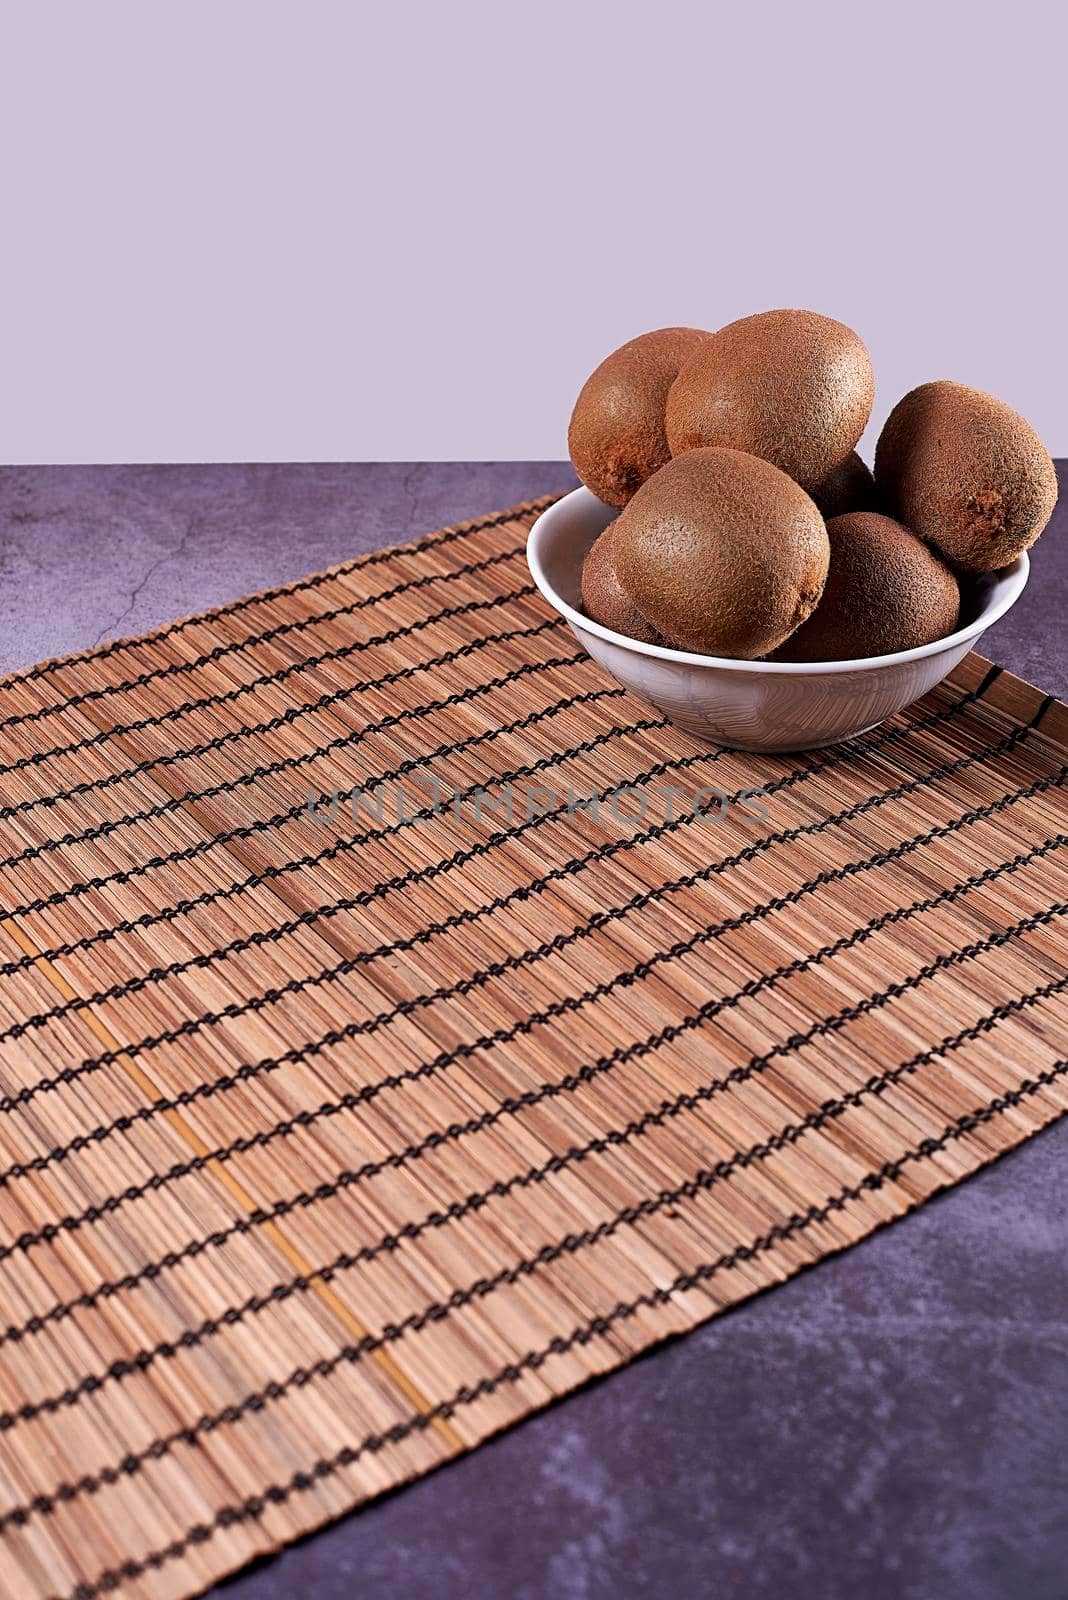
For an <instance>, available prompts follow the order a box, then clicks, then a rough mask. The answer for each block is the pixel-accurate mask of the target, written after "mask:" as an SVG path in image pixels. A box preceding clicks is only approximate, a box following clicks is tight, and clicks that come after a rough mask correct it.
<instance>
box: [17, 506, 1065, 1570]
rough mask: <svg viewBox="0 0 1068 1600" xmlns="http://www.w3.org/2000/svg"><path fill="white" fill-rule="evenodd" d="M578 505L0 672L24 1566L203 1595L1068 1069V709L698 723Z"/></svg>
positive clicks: (1005, 677) (785, 1266)
mask: <svg viewBox="0 0 1068 1600" xmlns="http://www.w3.org/2000/svg"><path fill="white" fill-rule="evenodd" d="M537 509H538V506H537V505H527V506H522V507H518V508H514V509H513V510H511V511H508V512H503V513H500V514H498V515H496V516H493V517H488V518H486V519H484V520H483V521H481V522H476V523H469V524H465V525H462V526H459V527H457V528H454V529H450V530H445V531H443V532H442V533H439V534H436V535H433V536H431V537H430V538H428V539H426V540H423V541H421V542H419V543H417V544H414V545H409V546H404V547H402V548H398V549H396V550H392V551H386V552H380V553H378V554H376V555H374V556H371V557H365V558H362V559H360V560H358V561H355V562H350V563H348V564H346V565H344V566H341V567H337V568H334V569H332V570H331V571H329V572H326V573H321V574H318V575H317V576H315V577H313V578H311V579H309V580H306V581H305V582H303V583H299V584H296V585H293V586H291V587H289V588H285V589H279V590H274V591H269V592H266V593H264V594H261V595H257V596H252V597H251V598H248V599H245V600H241V601H237V602H235V603H234V604H233V605H230V606H226V607H223V608H222V609H221V610H219V611H215V612H212V613H209V614H206V615H204V616H200V617H194V618H189V619H185V620H183V621H179V622H176V623H173V624H171V625H170V626H169V627H167V628H164V629H161V630H159V631H158V632H156V633H155V634H152V635H150V636H148V637H146V638H143V639H133V640H127V641H122V642H118V643H115V644H111V645H107V646H105V647H103V648H102V649H99V650H95V651H89V652H87V653H85V654H83V655H80V656H75V657H69V658H67V659H66V660H64V661H57V662H50V663H46V664H44V665H43V666H41V667H37V668H35V669H34V670H33V671H31V672H27V673H23V674H21V675H19V676H16V677H13V678H9V679H7V680H6V681H5V682H3V683H2V684H0V773H2V777H3V782H2V784H0V978H2V981H0V1552H2V1553H0V1595H2V1596H4V1597H5V1600H6V1597H10V1600H25V1597H27V1596H40V1597H48V1600H61V1597H62V1600H97V1597H99V1596H104V1595H108V1594H122V1595H127V1596H131V1597H136V1600H181V1597H185V1596H188V1595H192V1594H195V1593H196V1592H198V1591H199V1590H201V1589H203V1588H204V1587H206V1586H208V1585H209V1584H210V1583H211V1582H213V1581H214V1580H216V1579H217V1578H219V1577H220V1576H222V1575H224V1574H225V1573H228V1572H231V1571H233V1570H234V1569H235V1568H237V1567H238V1566H240V1565H242V1564H243V1563H244V1562H246V1561H247V1560H249V1559H250V1558H251V1557H253V1556H255V1555H257V1554H259V1553H261V1552H263V1551H265V1550H268V1549H271V1548H274V1547H277V1546H279V1545H280V1544H283V1543H285V1542H286V1541H287V1540H290V1539H292V1538H295V1537H296V1536H297V1535H299V1534H302V1533H304V1532H306V1531H307V1530H309V1529H310V1528H313V1527H315V1526H316V1525H317V1524H319V1523H322V1522H323V1521H325V1520H326V1519H328V1518H331V1517H335V1516H337V1515H339V1514H340V1513H342V1512H344V1511H346V1510H348V1509H350V1508H351V1507H352V1506H354V1505H356V1504H358V1503H359V1502H360V1501H362V1500H364V1499H366V1498H367V1497H369V1496H372V1495H375V1494H377V1493H379V1492H381V1491H382V1490H385V1489H387V1488H389V1487H391V1486H393V1485H395V1484H398V1483H400V1482H403V1481H404V1480H406V1479H409V1478H412V1477H414V1476H416V1475H418V1474H420V1473H422V1472H425V1471H427V1470H429V1469H430V1468H431V1467H433V1466H435V1465H437V1464H438V1463H440V1462H442V1461H444V1460H446V1459H447V1458H449V1457H450V1456H452V1455H455V1454H456V1453H457V1452H459V1451H462V1450H464V1449H468V1448H470V1447H471V1446H472V1445H475V1444H477V1443H478V1442H479V1441H480V1440H482V1439H484V1438H485V1437H486V1436H487V1435H489V1434H490V1433H492V1432H494V1431H496V1430H497V1429H500V1428H502V1427H505V1426H507V1425H508V1424H509V1423H511V1422H514V1421H515V1420H516V1419H518V1418H519V1417H522V1416H523V1415H525V1414H527V1413H528V1412H530V1411H531V1410H533V1409H534V1408H536V1407H539V1406H542V1405H544V1404H546V1403H547V1402H549V1401H551V1400H553V1399H554V1398H556V1397H557V1396H560V1395H562V1394H564V1393H566V1392H567V1391H568V1390H569V1389H571V1388H573V1387H574V1386H576V1385H577V1384H580V1383H582V1382H583V1381H584V1380H586V1379H587V1378H589V1377H590V1376H591V1375H593V1374H595V1373H601V1372H604V1371H606V1370H608V1369H610V1368H612V1367H615V1366H618V1365H620V1364H621V1363H622V1362H625V1361H626V1360H628V1359H629V1358H630V1357H631V1356H633V1355H634V1354H636V1353H637V1352H638V1351H640V1350H643V1349H645V1348H647V1347H648V1346H649V1345H651V1344H653V1343H655V1342H656V1341H658V1340H660V1339H662V1338H664V1337H665V1336H667V1335H669V1334H673V1333H678V1332H681V1331H683V1330H685V1329H688V1328H692V1327H694V1326H695V1325H696V1324H697V1323H699V1322H701V1321H703V1320H704V1319H705V1318H707V1317H710V1316H713V1315H715V1314H716V1313H717V1312H718V1311H720V1310H722V1309H723V1308H724V1307H726V1306H728V1305H731V1304H733V1303H734V1302H736V1301H738V1300H740V1299H742V1298H744V1297H745V1296H747V1295H750V1294H752V1293H754V1292H756V1291H758V1290H760V1289H763V1288H765V1287H767V1286H769V1285H771V1284H774V1283H777V1282H780V1281H782V1280H783V1279H784V1278H786V1277H788V1276H789V1275H790V1274H792V1273H793V1272H795V1271H797V1270H798V1269H799V1268H800V1267H802V1266H804V1265H806V1264H808V1263H810V1262H813V1261H815V1260H818V1259H819V1258H820V1257H822V1256H824V1255H827V1254H829V1253H831V1252H833V1251H836V1250H839V1249H842V1248H843V1247H845V1246H847V1245H849V1244H851V1243H852V1242H854V1241H855V1240H857V1239H860V1238H862V1237H863V1236H864V1235H865V1234H867V1233H868V1232H870V1231H871V1230H872V1229H873V1228H876V1227H878V1226H880V1225H881V1224H883V1223H886V1222H888V1221H891V1220H892V1219H894V1218H896V1217H899V1216H901V1215H903V1214H904V1213H905V1212H906V1211H908V1210H909V1209H911V1208H912V1207H914V1206H916V1205H917V1204H919V1203H920V1202H922V1201H923V1200H924V1199H926V1198H927V1197H928V1196H929V1195H931V1194H933V1193H935V1192H936V1191H937V1190H939V1189H941V1188H944V1187H945V1186H946V1185H948V1184H952V1183H956V1182H957V1181H959V1180H960V1179H961V1178H963V1177H965V1176H966V1175H967V1174H968V1173H970V1172H973V1171H974V1170H975V1169H976V1168H978V1167H980V1166H982V1165H983V1164H984V1163H985V1162H987V1161H989V1160H991V1159H993V1158H994V1157H995V1156H997V1155H998V1154H1000V1153H1001V1152H1003V1151H1005V1150H1008V1149H1010V1148H1011V1147H1012V1146H1013V1145H1015V1144H1017V1143H1018V1142H1020V1141H1021V1140H1022V1139H1024V1138H1026V1137H1027V1136H1028V1135H1029V1134H1030V1133H1032V1132H1034V1131H1035V1130H1036V1129H1038V1128H1040V1127H1041V1126H1043V1125H1044V1124H1045V1123H1047V1122H1049V1121H1050V1120H1051V1119H1053V1118H1054V1117H1056V1116H1058V1115H1060V1113H1061V1112H1063V1111H1064V1110H1065V1108H1066V1107H1068V944H1066V940H1065V924H1064V915H1065V911H1066V910H1068V853H1066V851H1065V845H1066V842H1068V812H1066V800H1065V778H1066V776H1068V757H1066V747H1068V710H1066V708H1065V707H1064V706H1062V705H1060V704H1058V703H1057V702H1054V701H1052V700H1051V699H1050V698H1049V697H1044V696H1043V695H1042V694H1041V693H1039V692H1038V691H1037V690H1035V689H1032V688H1031V687H1029V686H1028V685H1027V684H1024V683H1022V682H1020V681H1019V680H1018V679H1016V678H1014V677H1012V676H1011V675H1009V674H1008V673H1004V672H1000V671H998V669H996V668H992V667H990V665H989V664H988V663H987V662H985V661H983V660H981V659H980V658H979V657H977V656H972V657H970V658H969V659H968V660H967V661H966V662H965V663H964V664H963V665H962V666H961V667H960V668H959V669H958V670H957V672H956V673H955V674H954V675H953V677H952V678H951V679H950V680H949V681H948V682H946V683H945V684H943V685H941V686H940V687H939V688H938V689H936V690H935V691H934V692H933V693H932V694H931V695H929V696H928V697H927V698H926V699H925V700H924V701H922V702H920V703H919V704H917V705H915V706H912V707H910V708H909V709H908V710H907V711H906V712H904V713H902V714H901V715H900V716H899V717H897V718H895V719H894V720H893V721H892V722H890V723H888V724H886V725H885V726H883V727H882V728H880V729H878V730H876V731H875V732H873V733H871V734H870V735H868V736H867V737H866V738H864V739H862V740H856V741H853V742H852V743H850V744H849V745H846V746H842V747H839V748H837V749H832V750H828V751H822V752H814V753H811V754H808V755H805V756H803V757H790V758H787V757H779V756H760V755H746V754H741V753H729V752H725V751H719V750H716V749H713V748H710V747H707V746H704V745H701V744H699V743H698V742H696V741H695V740H692V739H690V738H689V737H688V736H687V735H685V734H683V733H681V732H680V731H679V730H677V729H675V728H674V727H672V726H670V725H668V724H667V723H666V722H665V721H664V720H663V718H661V717H660V716H659V715H658V714H657V713H656V712H654V711H651V710H650V709H649V708H648V707H647V706H645V705H643V704H641V703H640V702H638V701H636V700H633V699H632V698H630V697H629V696H628V695H626V694H625V693H624V692H623V691H622V690H620V689H619V688H618V686H617V685H615V684H614V683H613V682H611V681H610V680H609V679H608V678H606V676H605V675H604V674H603V672H602V671H601V670H600V669H599V668H598V667H596V666H595V665H594V663H593V662H591V661H590V660H588V659H587V658H586V657H585V656H584V654H583V653H582V651H581V649H580V648H579V646H578V645H577V644H576V642H575V640H574V639H573V637H572V636H571V635H570V633H569V632H568V631H567V629H566V627H564V625H563V624H562V623H560V622H559V621H558V620H556V619H555V618H554V617H553V616H552V615H550V613H549V612H548V611H547V609H546V607H545V606H544V605H543V603H542V602H541V600H540V598H539V597H538V596H537V595H536V593H535V592H534V591H533V590H532V588H531V585H530V582H529V578H528V576H527V572H526V568H525V565H524V561H523V553H522V551H523V542H524V538H525V533H526V530H527V528H528V527H529V525H530V522H531V520H532V516H533V514H534V513H535V512H536V510H537ZM335 791H336V792H337V793H338V795H339V796H340V797H341V798H339V799H338V800H337V803H336V805H334V804H332V803H331V800H330V797H331V796H332V795H333V794H334V792H335ZM309 793H310V794H311V795H312V796H313V797H314V796H320V797H322V798H321V799H320V801H319V803H318V805H317V806H316V807H315V809H309V805H308V796H309ZM354 793H355V794H356V796H357V803H356V806H355V810H354V809H353V805H352V799H351V797H352V795H353V794H354ZM508 802H510V805H511V810H510V811H509V807H508Z"/></svg>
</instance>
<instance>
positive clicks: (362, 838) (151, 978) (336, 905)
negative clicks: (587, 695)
mask: <svg viewBox="0 0 1068 1600" xmlns="http://www.w3.org/2000/svg"><path fill="white" fill-rule="evenodd" d="M565 659H568V658H565ZM542 664H543V665H545V663H542ZM553 664H554V665H560V663H559V662H557V663H553ZM664 720H665V719H663V718H659V717H654V718H645V719H643V720H642V721H640V722H634V723H630V724H627V725H626V726H618V727H610V728H606V729H605V730H604V731H603V732H601V733H599V734H596V735H594V737H593V738H590V739H585V740H583V741H582V742H581V743H580V744H576V745H572V746H570V747H569V748H568V749H566V750H554V751H551V752H550V753H549V754H548V755H544V756H541V757H539V759H538V760H537V761H533V762H528V763H527V764H526V765H525V766H522V767H515V768H513V769H512V770H511V771H509V772H506V773H504V774H502V775H501V777H500V778H499V779H497V780H496V781H498V782H506V783H507V782H511V781H513V780H514V779H516V778H521V777H528V776H530V775H532V774H533V773H535V772H540V771H542V770H544V769H545V768H547V767H550V766H553V765H555V764H556V763H557V762H559V761H565V760H571V759H572V758H573V757H575V756H579V755H584V754H587V753H588V752H589V751H592V750H595V749H597V748H598V747H599V746H600V745H602V744H605V743H607V741H608V740H610V739H615V738H619V737H621V736H623V735H631V734H634V733H645V732H648V731H650V730H653V729H657V728H661V727H663V726H664ZM689 759H691V760H693V761H711V760H714V759H715V753H714V752H710V751H702V752H701V753H700V755H698V756H693V757H691V758H689ZM419 764H420V765H421V764H422V763H421V762H420V763H419ZM616 787H618V786H614V787H613V788H612V789H607V790H605V794H604V796H602V798H605V797H607V796H608V795H610V794H614V793H615V792H616ZM295 809H296V810H297V811H298V812H300V811H303V810H304V804H303V803H302V804H301V805H300V806H299V807H297V808H295ZM561 809H562V808H561ZM558 814H559V813H558V812H544V813H541V814H540V815H537V816H534V817H532V818H531V819H530V821H529V822H527V823H523V824H521V825H520V826H519V827H518V828H515V829H512V830H504V829H502V830H499V831H498V832H497V833H496V834H493V835H491V836H490V837H489V838H488V839H485V840H482V841H481V842H480V843H479V844H477V845H471V846H469V847H468V849H467V850H466V851H460V850H457V851H454V852H453V854H452V855H451V856H450V857H449V858H448V859H447V860H446V861H441V862H433V863H431V864H429V865H428V866H426V867H412V868H410V869H409V871H407V872H405V873H401V874H399V875H395V876H394V877H393V878H391V879H389V880H388V882H384V883H381V884H378V885H376V886H375V887H374V888H370V889H361V890H360V892H359V894H357V895H351V896H348V897H346V898H345V899H343V900H337V901H334V902H332V903H331V904H330V905H328V906H320V907H316V908H314V909H312V910H309V911H302V912H301V913H300V914H299V916H297V917H293V918H291V919H290V921H288V922H283V923H279V924H277V925H276V926H275V927H273V928H266V929H262V930H257V931H256V932H254V933H250V934H246V935H243V936H242V937H241V938H240V939H234V940H232V941H231V942H230V944H228V945H224V946H222V947H220V948H219V949H216V950H210V951H202V952H200V953H199V954H198V955H195V956H188V957H186V958H184V960H182V961H176V962H171V963H170V965H169V966H167V967H153V968H152V969H151V970H150V971H148V972H146V973H139V974H138V975H137V976H135V977H133V978H127V979H124V980H123V981H122V982H121V983H115V984H113V985H112V986H111V988H110V989H109V990H108V991H107V992H106V993H105V991H103V990H100V991H98V992H97V993H96V994H94V995H88V996H84V997H78V998H76V999H74V1000H65V1001H63V1002H62V1004H60V1005H56V1006H53V1007H52V1009H51V1010H49V1011H42V1012H36V1013H35V1014H34V1015H32V1016H30V1017H25V1018H23V1019H22V1020H21V1021H19V1022H16V1023H12V1024H11V1025H10V1026H9V1027H8V1028H7V1029H6V1030H5V1031H4V1032H2V1033H0V1043H3V1042H5V1041H7V1040H10V1039H17V1038H20V1037H21V1036H22V1034H24V1033H25V1032H27V1030H30V1029H36V1028H41V1027H44V1026H45V1025H46V1024H47V1023H50V1022H55V1021H56V1020H57V1019H58V1018H60V1017H63V1016H66V1015H68V1014H69V1013H70V1012H72V1011H80V1010H82V1009H84V1007H85V1006H88V1005H98V1004H101V1003H102V1002H103V1001H104V1000H106V999H110V1000H116V999H122V998H123V997H124V996H125V995H128V994H135V993H138V992H139V991H140V990H142V989H144V988H146V987H147V986H148V985H149V984H150V983H159V982H162V981H163V980H164V979H166V978H173V977H177V976H178V975H179V974H180V973H183V972H187V971H190V970H197V969H200V968H203V967H207V966H210V965H211V963H212V962H213V961H217V960H224V961H225V960H228V959H229V958H230V957H231V956H233V955H237V954H240V953H241V952H242V951H245V950H251V949H255V948H257V947H258V946H260V945H264V944H273V943H276V942H277V941H278V940H279V939H281V938H283V937H284V936H285V935H286V934H288V933H294V932H296V931H297V930H298V929H300V928H305V927H310V926H312V924H313V923H315V922H318V921H319V920H321V919H323V918H329V917H333V916H337V915H339V914H340V913H341V912H344V911H352V910H355V909H357V908H359V907H362V906H366V905H371V904H372V903H373V902H374V901H375V900H376V899H378V898H380V896H381V895H382V894H384V893H388V892H390V891H392V890H398V889H402V888H407V887H409V886H410V885H411V884H413V883H417V882H427V881H430V880H432V879H433V878H436V877H440V876H441V874H442V873H443V872H447V871H449V870H451V869H452V868H454V867H457V866H461V865H463V864H464V862H465V861H468V860H471V859H473V858H475V857H477V856H481V855H483V854H485V853H486V852H487V851H488V850H489V849H490V848H492V847H493V846H494V845H495V844H500V843H502V842H503V840H504V839H512V838H515V837H517V836H518V835H519V834H521V833H523V832H526V831H527V829H528V828H531V827H535V826H537V824H538V823H539V822H545V821H549V820H551V819H552V818H553V817H554V816H556V815H558ZM433 815H434V810H433V806H432V805H430V806H426V807H424V808H422V809H421V810H419V811H413V812H410V813H409V814H408V815H407V816H405V817H404V818H403V820H402V821H401V822H398V823H396V824H393V825H392V826H391V827H389V828H383V829H381V830H376V829H368V830H367V831H366V832H365V833H363V834H354V835H352V836H351V837H350V838H348V839H344V840H341V841H339V842H338V843H337V844H335V845H332V846H330V847H329V849H327V850H324V851H321V852H320V853H319V855H318V856H317V857H315V858H311V859H309V858H307V857H304V858H301V859H299V860H298V861H295V862H290V863H288V868H289V870H295V869H297V868H299V867H303V866H307V865H310V864H311V860H312V859H313V860H315V861H321V860H323V859H332V858H333V857H334V856H337V855H339V854H341V853H342V852H343V851H345V850H351V849H353V848H355V847H358V846H359V845H362V844H367V843H369V842H370V841H372V840H375V839H379V838H382V837H385V836H388V835H389V834H392V833H396V832H397V831H398V830H399V828H401V827H411V826H413V825H414V824H415V823H416V822H419V821H422V820H424V819H425V818H427V817H430V816H433ZM216 842H218V841H216ZM256 876H257V879H258V880H261V881H262V880H263V879H264V878H273V877H280V876H281V869H275V870H273V871H272V869H270V868H268V869H266V872H265V873H260V874H257V875H256ZM226 893H227V891H225V890H214V891H211V890H209V891H207V892H206V893H205V894H203V895H200V896H198V897H197V899H196V900H195V901H192V902H186V903H185V904H184V906H183V909H186V910H188V909H190V907H191V906H192V905H203V904H206V903H207V902H208V901H209V900H210V899H220V898H224V897H225V895H226ZM11 914H13V913H11ZM152 920H153V921H156V922H158V921H169V920H170V914H169V913H167V912H164V913H155V914H153V918H152ZM138 922H139V924H140V925H144V918H143V917H142V918H139V919H138ZM84 942H85V941H83V943H84ZM87 942H89V943H95V942H97V936H94V937H93V938H92V939H90V940H88V941H87ZM42 954H44V952H42ZM37 959H38V957H36V956H29V957H24V958H23V961H24V962H25V963H26V964H28V965H31V966H32V965H33V963H34V961H35V960H37ZM12 965H15V964H14V963H12ZM62 1081H64V1082H70V1081H72V1080H70V1079H64V1080H62ZM39 1087H40V1085H38V1086H36V1088H35V1090H34V1092H37V1091H38V1089H39ZM16 1103H24V1102H16ZM5 1107H6V1101H0V1111H2V1110H4V1109H5Z"/></svg>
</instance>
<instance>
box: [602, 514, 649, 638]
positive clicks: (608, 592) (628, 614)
mask: <svg viewBox="0 0 1068 1600" xmlns="http://www.w3.org/2000/svg"><path fill="white" fill-rule="evenodd" d="M614 526H615V524H614V523H612V522H610V523H609V524H608V526H607V528H605V530H604V532H603V533H601V534H599V535H598V537H597V538H596V539H595V540H594V542H593V544H592V545H591V547H590V550H589V553H588V554H587V556H586V559H585V561H584V562H583V564H582V609H583V610H584V611H585V613H586V615H587V616H588V617H592V618H593V620H594V622H599V623H600V624H601V626H602V627H604V628H611V629H612V631H613V632H614V633H625V634H627V635H628V637H629V638H631V639H640V640H641V641H642V642H643V644H662V643H663V640H662V639H661V637H660V635H659V634H658V633H657V631H656V629H655V628H654V627H652V626H651V624H650V623H648V622H646V620H645V618H644V617H643V616H642V614H641V612H640V611H639V610H638V608H637V606H636V605H635V604H634V601H633V600H632V599H631V598H630V595H629V594H628V593H627V591H626V590H625V589H624V587H623V585H622V583H621V582H620V578H619V573H618V572H617V571H616V563H615V554H614V552H613V549H612V529H613V528H614Z"/></svg>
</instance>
